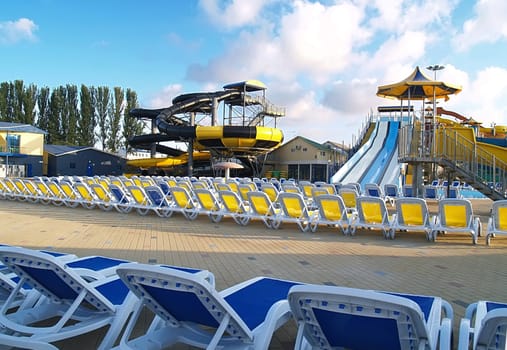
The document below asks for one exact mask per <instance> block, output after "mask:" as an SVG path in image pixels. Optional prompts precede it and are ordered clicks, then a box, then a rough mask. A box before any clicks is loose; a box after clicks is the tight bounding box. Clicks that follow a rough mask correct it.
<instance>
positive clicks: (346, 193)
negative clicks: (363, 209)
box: [338, 186, 359, 209]
mask: <svg viewBox="0 0 507 350" xmlns="http://www.w3.org/2000/svg"><path fill="white" fill-rule="evenodd" d="M338 193H339V194H340V197H342V199H343V203H345V206H346V207H347V208H349V209H355V208H356V207H357V198H358V197H359V194H358V192H357V190H356V189H355V188H351V187H343V186H342V187H341V188H340V190H339V191H338Z"/></svg>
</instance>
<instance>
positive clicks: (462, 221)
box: [438, 198, 473, 228]
mask: <svg viewBox="0 0 507 350" xmlns="http://www.w3.org/2000/svg"><path fill="white" fill-rule="evenodd" d="M438 208H439V210H438V216H439V219H440V223H441V224H442V225H443V226H447V227H463V228H466V227H469V226H470V222H471V221H472V218H473V210H472V204H471V203H470V201H468V200H466V199H455V198H445V199H442V200H440V201H439V202H438Z"/></svg>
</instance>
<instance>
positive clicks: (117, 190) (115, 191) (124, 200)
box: [92, 184, 137, 204]
mask: <svg viewBox="0 0 507 350" xmlns="http://www.w3.org/2000/svg"><path fill="white" fill-rule="evenodd" d="M99 186H100V185H98V186H97V185H92V190H93V191H94V192H95V194H98V193H102V192H103V191H105V189H104V188H103V187H102V186H100V187H102V188H101V189H100V188H99ZM134 186H137V185H134ZM127 188H128V187H127ZM109 191H110V192H109V193H110V194H111V196H112V198H114V200H115V201H116V202H117V203H120V204H128V203H129V202H130V200H129V197H128V195H127V193H125V191H124V190H123V188H122V187H120V186H116V185H114V184H110V185H109ZM99 198H101V197H99ZM108 198H109V197H108ZM107 201H110V199H107Z"/></svg>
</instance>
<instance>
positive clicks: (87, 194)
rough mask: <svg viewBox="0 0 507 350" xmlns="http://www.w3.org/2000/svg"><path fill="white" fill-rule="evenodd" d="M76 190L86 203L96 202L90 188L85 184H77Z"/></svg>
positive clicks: (75, 185)
mask: <svg viewBox="0 0 507 350" xmlns="http://www.w3.org/2000/svg"><path fill="white" fill-rule="evenodd" d="M74 188H75V189H76V191H78V193H79V195H80V196H81V198H83V199H84V200H85V201H87V202H93V201H94V200H95V198H94V197H93V194H92V192H91V191H90V188H89V187H88V186H87V185H86V184H85V183H81V182H76V183H75V184H74Z"/></svg>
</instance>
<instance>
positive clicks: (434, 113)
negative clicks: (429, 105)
mask: <svg viewBox="0 0 507 350" xmlns="http://www.w3.org/2000/svg"><path fill="white" fill-rule="evenodd" d="M444 68H445V67H444V66H442V65H439V64H434V65H432V66H428V67H426V69H428V70H431V71H433V80H434V81H435V82H436V81H437V72H438V71H439V70H442V69H444ZM436 113H437V96H436V86H435V84H433V147H431V148H432V150H434V149H435V147H434V145H435V133H436V126H437V120H436V115H437V114H436Z"/></svg>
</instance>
